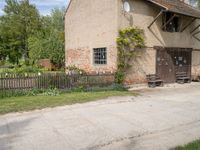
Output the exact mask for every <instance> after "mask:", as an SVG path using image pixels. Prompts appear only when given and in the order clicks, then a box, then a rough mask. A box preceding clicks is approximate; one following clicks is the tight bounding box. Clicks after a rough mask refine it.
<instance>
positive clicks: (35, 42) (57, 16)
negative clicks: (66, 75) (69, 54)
mask: <svg viewBox="0 0 200 150" xmlns="http://www.w3.org/2000/svg"><path fill="white" fill-rule="evenodd" d="M64 12H65V11H64V8H62V9H58V8H56V9H53V10H52V13H51V15H50V16H45V17H43V18H42V30H41V31H40V32H38V33H37V35H36V36H32V37H31V38H29V49H30V53H29V54H30V57H31V59H32V62H33V63H35V62H36V61H37V60H39V59H44V58H48V59H50V60H51V62H52V63H53V64H55V65H56V66H57V67H59V68H60V67H61V66H63V64H64V54H65V52H64V20H63V17H64Z"/></svg>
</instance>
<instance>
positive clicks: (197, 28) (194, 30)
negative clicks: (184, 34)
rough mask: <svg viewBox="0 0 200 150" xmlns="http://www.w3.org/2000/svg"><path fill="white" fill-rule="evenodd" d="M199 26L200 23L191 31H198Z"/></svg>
mask: <svg viewBox="0 0 200 150" xmlns="http://www.w3.org/2000/svg"><path fill="white" fill-rule="evenodd" d="M199 27H200V25H198V26H197V27H196V28H194V29H193V30H192V31H191V32H190V33H193V32H194V31H196V30H197V29H198V28H199Z"/></svg>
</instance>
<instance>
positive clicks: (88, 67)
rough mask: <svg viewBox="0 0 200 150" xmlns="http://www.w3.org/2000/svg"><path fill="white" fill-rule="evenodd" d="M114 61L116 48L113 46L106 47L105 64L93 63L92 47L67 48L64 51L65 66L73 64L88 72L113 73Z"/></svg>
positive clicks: (115, 60)
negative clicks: (65, 51)
mask: <svg viewBox="0 0 200 150" xmlns="http://www.w3.org/2000/svg"><path fill="white" fill-rule="evenodd" d="M116 62H117V50H116V48H115V47H113V46H108V47H107V64H106V65H95V64H94V63H93V48H89V47H83V48H78V49H68V50H67V53H66V66H72V65H75V66H76V67H78V68H80V69H83V70H84V71H86V72H87V73H89V74H95V73H96V74H97V73H114V72H115V71H116V64H117V63H116Z"/></svg>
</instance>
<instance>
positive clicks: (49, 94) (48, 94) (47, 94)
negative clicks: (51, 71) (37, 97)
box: [42, 88, 61, 96]
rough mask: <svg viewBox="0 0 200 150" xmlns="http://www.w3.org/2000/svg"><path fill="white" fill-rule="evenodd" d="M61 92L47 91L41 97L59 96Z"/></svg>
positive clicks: (56, 90)
mask: <svg viewBox="0 0 200 150" xmlns="http://www.w3.org/2000/svg"><path fill="white" fill-rule="evenodd" d="M60 94H61V92H60V91H59V90H58V89H56V88H55V89H48V90H47V91H45V92H44V93H43V94H42V95H44V96H59V95H60Z"/></svg>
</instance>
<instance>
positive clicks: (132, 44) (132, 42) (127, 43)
mask: <svg viewBox="0 0 200 150" xmlns="http://www.w3.org/2000/svg"><path fill="white" fill-rule="evenodd" d="M144 46H145V41H144V37H143V30H141V29H139V28H135V27H128V28H124V29H121V30H120V31H119V36H118V38H117V48H118V63H117V72H116V74H115V82H116V83H119V84H121V83H123V81H124V78H125V72H126V70H127V69H128V68H130V67H131V65H130V61H131V60H132V59H133V58H135V57H136V56H137V52H136V49H137V48H144Z"/></svg>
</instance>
